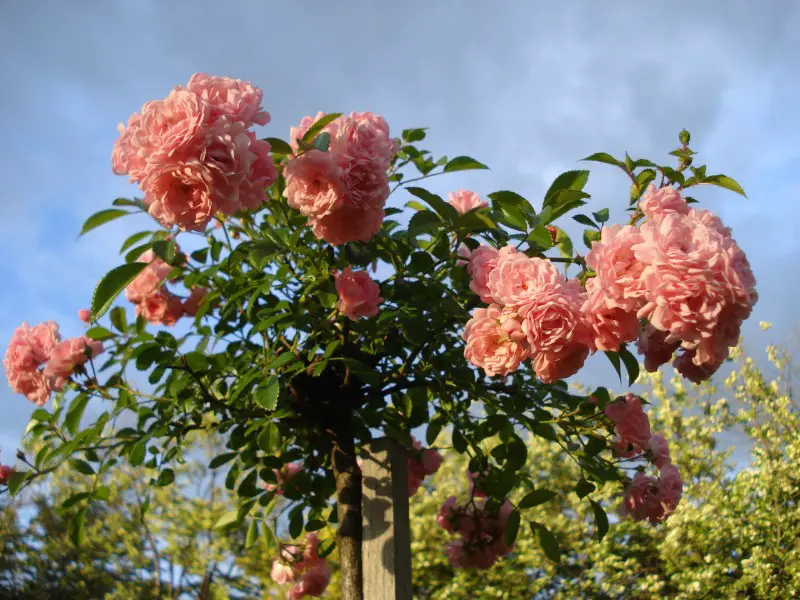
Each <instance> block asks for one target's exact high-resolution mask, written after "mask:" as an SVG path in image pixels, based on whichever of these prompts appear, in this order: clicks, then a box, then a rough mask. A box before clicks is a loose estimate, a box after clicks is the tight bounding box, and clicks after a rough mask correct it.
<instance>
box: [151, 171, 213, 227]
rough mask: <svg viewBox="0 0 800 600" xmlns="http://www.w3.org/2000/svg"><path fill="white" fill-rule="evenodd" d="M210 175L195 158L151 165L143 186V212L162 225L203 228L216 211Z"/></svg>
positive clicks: (211, 173) (210, 172)
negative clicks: (145, 206)
mask: <svg viewBox="0 0 800 600" xmlns="http://www.w3.org/2000/svg"><path fill="white" fill-rule="evenodd" d="M214 176H215V173H214V172H213V171H212V169H211V168H210V167H209V165H207V164H205V163H202V162H200V161H199V160H197V159H196V158H191V159H189V160H187V161H186V162H169V163H165V164H163V165H160V166H159V167H157V168H154V169H153V170H152V171H150V172H149V173H148V175H147V179H146V180H145V182H144V185H143V189H145V191H146V193H145V197H144V202H145V204H146V205H147V212H148V213H150V215H151V216H152V217H153V218H155V219H156V220H158V221H159V222H161V224H162V225H164V227H173V226H178V227H180V228H181V229H183V230H185V231H203V230H204V229H205V228H206V225H208V223H209V221H211V218H212V217H213V216H214V213H215V212H216V204H215V202H214Z"/></svg>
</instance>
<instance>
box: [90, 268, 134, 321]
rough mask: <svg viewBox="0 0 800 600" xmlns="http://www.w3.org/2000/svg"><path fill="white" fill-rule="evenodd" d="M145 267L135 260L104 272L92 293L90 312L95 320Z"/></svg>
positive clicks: (104, 312)
mask: <svg viewBox="0 0 800 600" xmlns="http://www.w3.org/2000/svg"><path fill="white" fill-rule="evenodd" d="M145 267H147V264H146V263H140V262H136V263H130V264H126V265H120V266H118V267H116V268H114V269H112V270H111V271H109V272H108V273H106V275H105V277H103V279H101V280H100V283H98V284H97V287H96V288H95V290H94V295H93V296H92V308H91V313H92V318H93V319H94V320H95V321H96V320H97V319H99V318H100V317H102V316H103V315H104V314H106V311H108V309H109V308H111V305H112V304H113V303H114V300H115V299H116V298H117V296H118V295H119V294H120V292H121V291H122V290H124V289H125V287H126V286H127V285H128V284H129V283H130V282H131V281H133V280H134V279H135V278H136V276H137V275H138V274H139V273H141V272H142V271H143V270H144V269H145Z"/></svg>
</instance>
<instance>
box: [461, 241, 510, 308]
mask: <svg viewBox="0 0 800 600" xmlns="http://www.w3.org/2000/svg"><path fill="white" fill-rule="evenodd" d="M503 251H504V254H506V255H507V254H515V253H516V252H517V249H516V248H514V247H513V246H506V247H505V248H503ZM500 252H501V250H498V249H497V248H493V247H492V246H484V245H481V246H479V247H478V248H477V249H475V250H473V251H472V253H471V254H470V257H469V264H468V265H467V272H468V273H469V276H470V277H471V278H472V280H471V281H470V283H469V288H470V289H471V290H472V291H473V292H475V293H476V294H478V296H480V297H481V300H482V301H483V302H487V303H491V302H494V298H492V293H491V292H490V291H489V287H488V282H489V275H490V274H491V272H492V271H493V270H494V268H495V267H496V266H497V260H498V258H500Z"/></svg>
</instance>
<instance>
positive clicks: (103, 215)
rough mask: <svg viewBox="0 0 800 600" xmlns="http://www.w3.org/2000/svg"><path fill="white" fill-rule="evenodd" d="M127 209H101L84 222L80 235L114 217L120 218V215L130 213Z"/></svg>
mask: <svg viewBox="0 0 800 600" xmlns="http://www.w3.org/2000/svg"><path fill="white" fill-rule="evenodd" d="M129 214H131V213H129V212H128V211H127V210H122V209H119V208H107V209H106V210H101V211H100V212H96V213H94V214H93V215H92V216H91V217H89V218H88V219H86V221H84V223H83V227H81V232H80V234H79V235H78V237H80V236H82V235H83V234H85V233H88V232H89V231H91V230H92V229H94V228H95V227H100V225H103V224H104V223H108V222H109V221H113V220H114V219H119V218H120V217H124V216H126V215H129Z"/></svg>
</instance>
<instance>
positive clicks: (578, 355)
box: [532, 343, 589, 383]
mask: <svg viewBox="0 0 800 600" xmlns="http://www.w3.org/2000/svg"><path fill="white" fill-rule="evenodd" d="M588 356H589V347H588V346H586V345H585V344H582V343H574V344H570V345H567V346H564V347H563V348H561V349H559V350H550V351H544V352H536V353H535V354H534V355H533V361H532V366H533V371H534V373H536V376H537V377H538V378H539V379H540V380H541V381H542V383H555V382H556V381H559V380H561V379H566V378H567V377H571V376H572V375H575V373H577V372H578V371H580V369H581V367H583V363H584V362H586V358H587V357H588Z"/></svg>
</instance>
